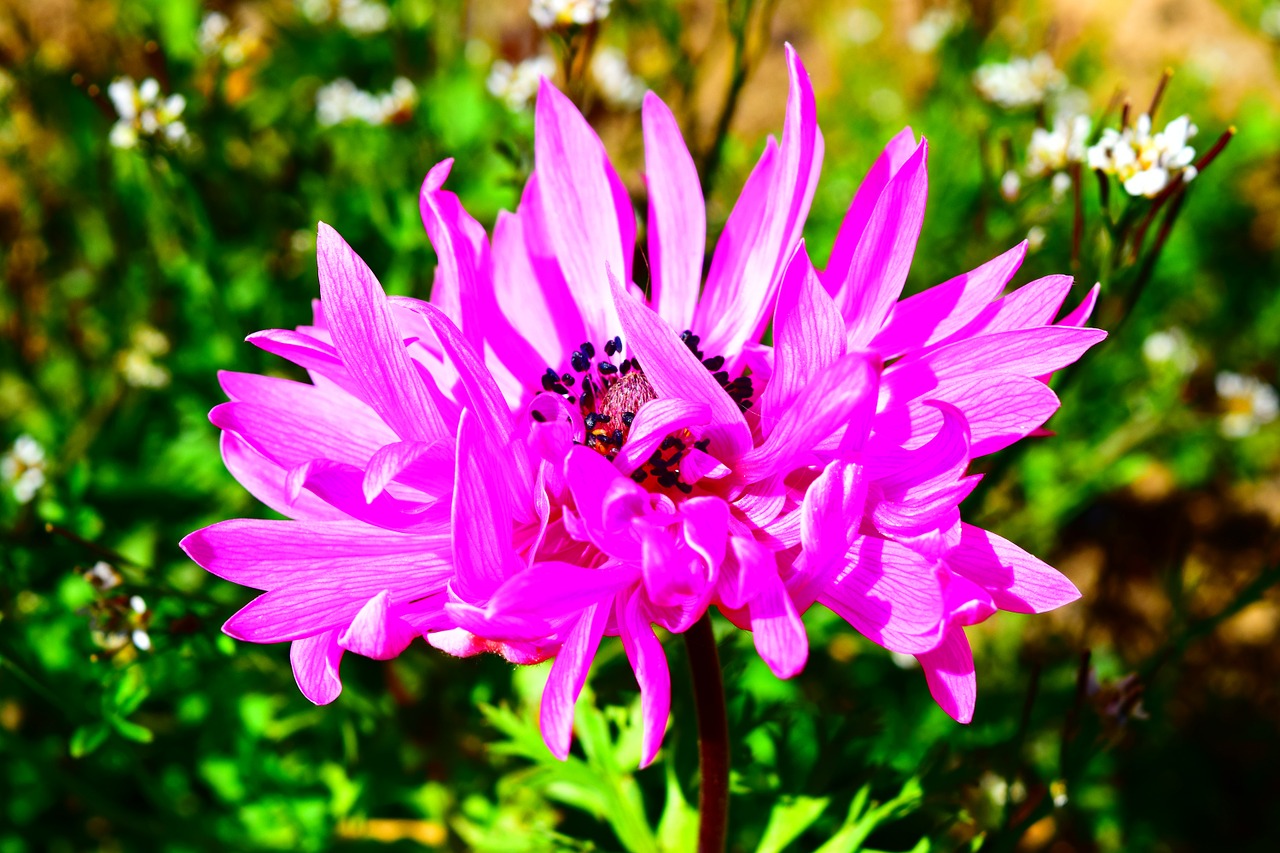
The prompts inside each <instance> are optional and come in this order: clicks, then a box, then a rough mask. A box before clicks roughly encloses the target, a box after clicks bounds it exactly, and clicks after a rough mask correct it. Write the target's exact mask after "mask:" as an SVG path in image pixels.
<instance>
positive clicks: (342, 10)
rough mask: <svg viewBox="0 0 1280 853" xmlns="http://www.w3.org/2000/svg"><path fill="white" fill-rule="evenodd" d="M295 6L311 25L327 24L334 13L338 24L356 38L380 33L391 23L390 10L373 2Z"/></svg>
mask: <svg viewBox="0 0 1280 853" xmlns="http://www.w3.org/2000/svg"><path fill="white" fill-rule="evenodd" d="M297 6H298V11H299V12H300V13H301V14H302V17H303V18H305V19H306V20H308V21H310V22H311V23H313V24H324V23H328V22H329V21H331V20H333V19H334V17H335V15H334V13H335V11H336V13H337V15H336V17H337V19H338V23H339V24H341V25H342V26H343V27H344V28H346V29H347V30H348V31H349V32H351V33H353V34H354V35H358V36H367V35H372V34H373V33H380V32H382V31H383V30H385V29H386V28H387V25H388V24H389V23H390V22H391V10H390V9H388V8H387V7H386V6H385V5H383V4H382V3H377V2H374V0H297ZM335 7H336V9H335Z"/></svg>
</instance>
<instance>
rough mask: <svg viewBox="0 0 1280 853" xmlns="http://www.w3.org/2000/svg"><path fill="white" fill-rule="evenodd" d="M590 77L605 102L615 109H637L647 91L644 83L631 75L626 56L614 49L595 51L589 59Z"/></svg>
mask: <svg viewBox="0 0 1280 853" xmlns="http://www.w3.org/2000/svg"><path fill="white" fill-rule="evenodd" d="M591 76H592V78H593V79H594V80H595V81H596V86H597V87H598V88H599V90H600V94H601V96H602V97H603V98H604V100H605V102H606V103H607V104H609V106H611V107H613V108H615V109H621V110H636V109H639V108H640V104H641V103H643V102H644V93H645V92H647V91H649V87H648V86H646V85H645V82H644V81H643V80H641V79H640V78H639V77H637V76H636V75H634V74H632V73H631V67H630V66H629V65H628V64H627V55H626V54H625V53H623V52H622V51H620V50H618V49H617V48H616V47H604V48H601V49H600V50H597V51H596V55H595V56H593V57H592V58H591Z"/></svg>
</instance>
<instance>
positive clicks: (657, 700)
mask: <svg viewBox="0 0 1280 853" xmlns="http://www.w3.org/2000/svg"><path fill="white" fill-rule="evenodd" d="M619 598H620V599H621V598H622V597H621V596H619ZM618 615H619V619H618V632H619V634H620V635H621V636H622V647H623V648H624V649H625V650H626V653H627V660H628V661H630V662H631V668H632V669H633V670H635V674H636V682H637V683H638V684H639V685H640V719H641V721H642V723H643V727H644V728H643V732H642V734H641V742H640V766H641V767H642V768H644V767H648V766H649V765H650V764H652V763H653V760H654V759H655V758H656V757H657V755H658V749H659V748H661V746H662V736H663V734H665V733H666V730H667V721H668V719H669V717H670V715H671V671H670V669H669V668H668V667H667V656H666V654H665V653H664V652H663V651H662V643H660V642H658V638H657V636H656V635H655V634H654V632H653V626H652V624H650V621H649V618H648V617H647V615H645V613H644V612H643V609H642V593H641V592H640V591H639V590H636V591H634V592H632V593H631V594H630V595H629V596H627V597H626V600H625V603H623V604H622V605H621V606H620V607H619V614H618Z"/></svg>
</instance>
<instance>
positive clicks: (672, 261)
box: [642, 92, 707, 330]
mask: <svg viewBox="0 0 1280 853" xmlns="http://www.w3.org/2000/svg"><path fill="white" fill-rule="evenodd" d="M642 121H643V124H644V165H645V177H646V178H647V180H648V184H649V263H650V265H651V266H652V268H653V271H652V274H653V294H652V296H651V299H652V300H653V306H654V310H656V311H657V312H658V315H659V316H660V317H662V319H664V320H666V321H667V322H668V323H669V324H670V325H671V326H672V327H673V328H675V329H682V330H683V329H688V328H690V325H691V324H692V323H693V312H694V309H695V308H696V307H697V305H698V290H699V286H700V285H701V283H702V256H703V252H704V251H705V250H706V241H707V211H706V207H705V205H704V204H703V201H702V185H701V184H700V183H698V171H697V169H696V168H694V165H693V157H692V156H690V154H689V149H688V147H686V146H685V144H684V138H683V137H682V136H681V135H680V126H679V125H678V124H676V118H675V116H674V115H672V114H671V110H670V109H669V108H668V107H667V105H666V104H664V103H663V102H662V99H661V98H659V97H658V96H657V95H655V94H654V93H653V92H648V93H646V94H645V97H644V108H643V111H642Z"/></svg>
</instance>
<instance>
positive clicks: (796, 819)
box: [756, 797, 831, 853]
mask: <svg viewBox="0 0 1280 853" xmlns="http://www.w3.org/2000/svg"><path fill="white" fill-rule="evenodd" d="M830 802H831V801H830V800H829V799H828V798H826V797H789V798H787V799H784V800H782V801H781V802H779V803H778V804H777V805H775V806H774V807H773V811H772V812H770V813H769V824H768V826H766V827H765V829H764V837H763V838H761V839H760V846H759V847H758V848H756V853H781V851H782V850H785V849H786V847H787V845H788V844H790V843H791V842H792V841H795V840H796V839H797V838H799V837H800V835H801V833H803V832H804V831H805V830H806V829H808V828H809V827H810V826H812V825H813V822H814V821H815V820H817V819H818V818H819V817H821V816H822V813H823V812H824V811H825V810H826V808H827V804H828V803H830Z"/></svg>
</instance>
